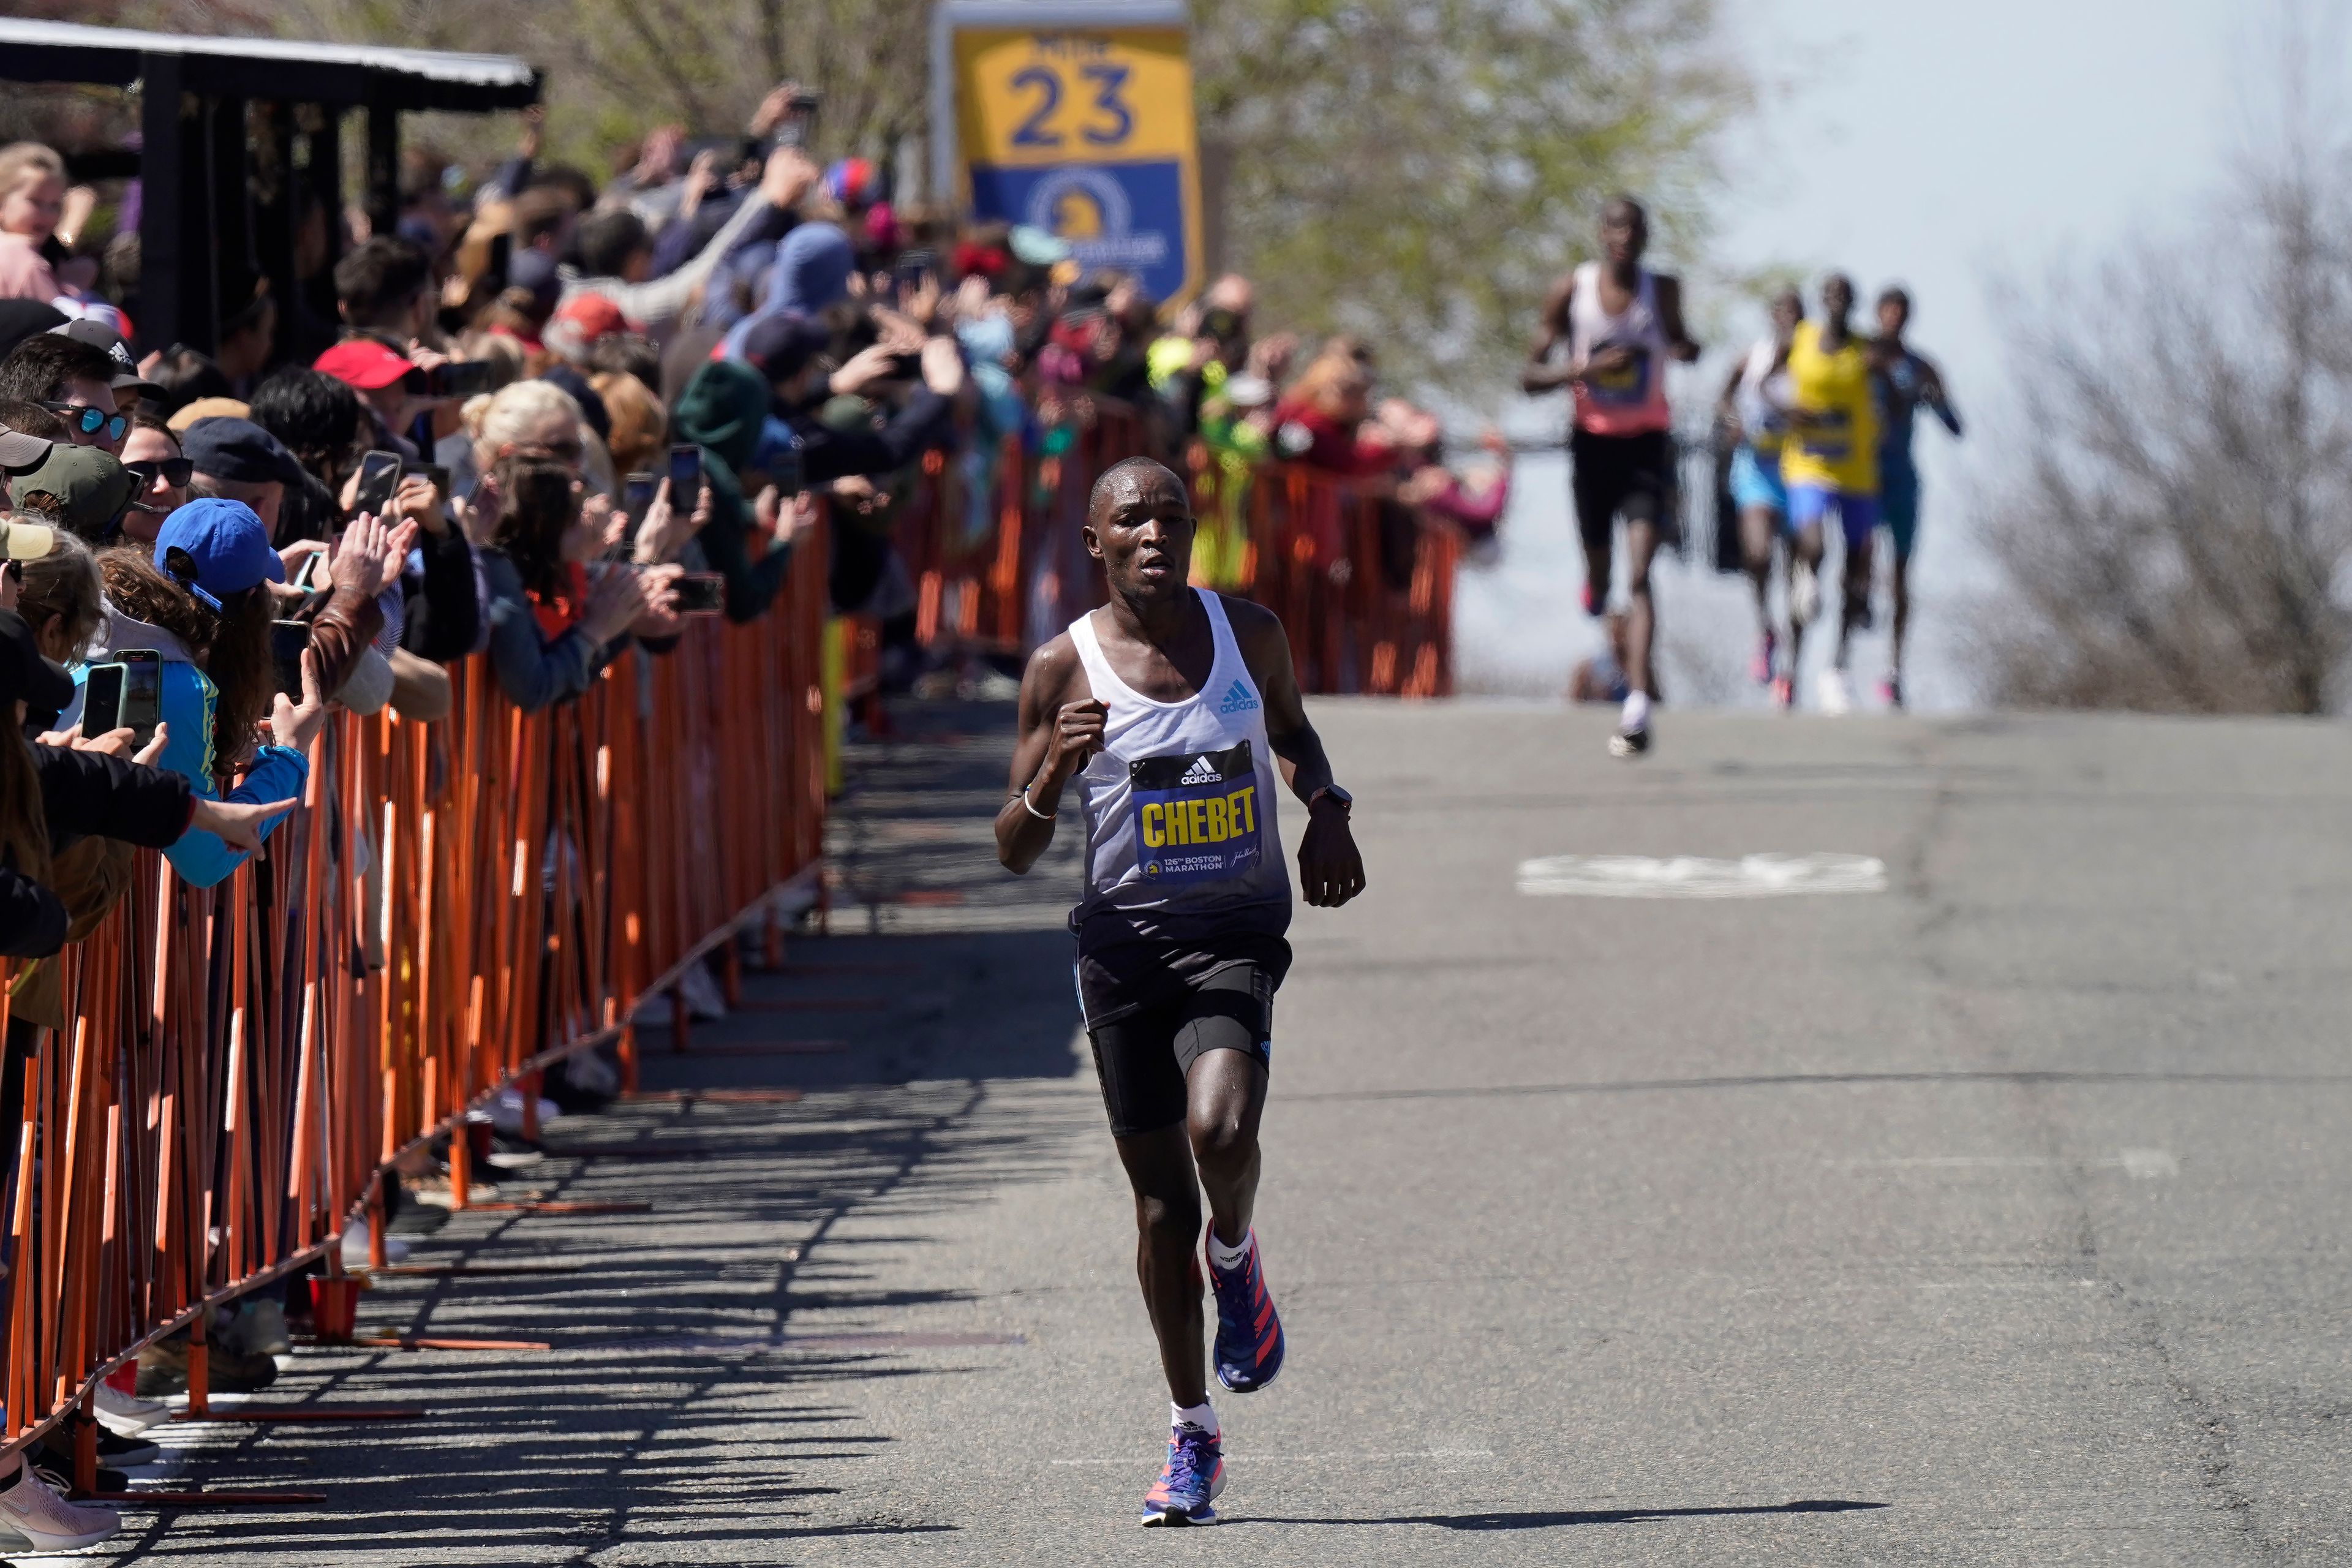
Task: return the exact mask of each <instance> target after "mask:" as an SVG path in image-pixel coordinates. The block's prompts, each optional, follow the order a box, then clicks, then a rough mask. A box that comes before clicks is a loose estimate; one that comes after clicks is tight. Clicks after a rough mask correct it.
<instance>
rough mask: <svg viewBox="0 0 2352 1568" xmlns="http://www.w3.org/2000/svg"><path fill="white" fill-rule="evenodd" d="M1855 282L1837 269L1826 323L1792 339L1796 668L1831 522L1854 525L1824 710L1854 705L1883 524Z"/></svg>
mask: <svg viewBox="0 0 2352 1568" xmlns="http://www.w3.org/2000/svg"><path fill="white" fill-rule="evenodd" d="M1852 314H1853V282H1852V281H1851V280H1850V279H1847V278H1846V276H1845V275H1844V274H1843V273H1839V272H1833V273H1832V274H1830V276H1829V277H1828V278H1826V279H1823V280H1822V319H1821V320H1820V321H1800V322H1799V323H1797V329H1796V331H1794V332H1793V333H1791V334H1790V342H1789V383H1790V389H1791V391H1792V393H1793V397H1792V399H1791V402H1790V410H1789V440H1788V443H1787V445H1786V446H1785V447H1783V448H1782V449H1781V453H1780V478H1781V479H1782V480H1783V481H1785V482H1786V483H1787V485H1788V487H1789V525H1790V528H1792V529H1793V530H1795V531H1796V552H1797V563H1796V565H1795V566H1794V567H1793V568H1792V569H1791V571H1790V581H1789V668H1790V670H1791V671H1792V672H1793V671H1794V670H1795V669H1796V668H1797V655H1798V653H1799V651H1800V647H1801V642H1802V639H1803V637H1804V631H1805V626H1806V625H1807V624H1808V623H1810V622H1811V620H1812V618H1813V616H1814V615H1815V614H1816V613H1818V611H1819V610H1820V608H1821V587H1820V578H1819V574H1820V571H1821V563H1822V519H1823V518H1825V517H1827V516H1828V515H1829V514H1830V513H1831V512H1832V511H1834V512H1836V513H1837V514H1838V521H1839V524H1840V525H1841V526H1842V527H1843V529H1844V531H1845V594H1844V603H1843V606H1842V608H1841V613H1840V616H1839V621H1838V642H1837V659H1836V662H1835V664H1834V665H1833V666H1832V668H1831V669H1830V671H1829V672H1828V673H1827V674H1826V675H1824V676H1823V677H1822V703H1821V705H1822V711H1823V712H1825V713H1843V712H1844V711H1845V710H1847V709H1848V708H1850V707H1852V706H1853V692H1852V690H1851V689H1849V688H1848V686H1847V683H1846V674H1845V666H1846V654H1847V650H1848V647H1849V646H1850V644H1851V642H1852V640H1853V629H1854V627H1855V626H1867V625H1868V624H1869V617H1870V539H1871V533H1872V531H1873V530H1874V529H1876V528H1877V526H1878V430H1877V416H1876V415H1875V414H1874V411H1873V410H1872V407H1871V402H1870V362H1869V359H1868V356H1867V353H1866V352H1865V351H1864V347H1863V344H1862V342H1861V341H1860V340H1859V339H1857V338H1855V337H1854V335H1853V330H1852V329H1851V328H1850V327H1849V326H1848V325H1847V318H1848V317H1850V316H1851V315H1852Z"/></svg>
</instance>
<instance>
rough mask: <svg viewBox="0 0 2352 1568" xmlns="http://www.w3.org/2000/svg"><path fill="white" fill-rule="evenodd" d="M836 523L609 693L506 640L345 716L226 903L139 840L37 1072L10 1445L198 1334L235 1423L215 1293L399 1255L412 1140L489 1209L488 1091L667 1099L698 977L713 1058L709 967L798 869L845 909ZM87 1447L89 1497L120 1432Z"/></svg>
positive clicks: (23, 1191)
mask: <svg viewBox="0 0 2352 1568" xmlns="http://www.w3.org/2000/svg"><path fill="white" fill-rule="evenodd" d="M823 532H824V531H823V529H822V528H821V527H820V528H817V529H813V530H810V531H808V532H807V533H806V534H804V535H803V539H802V541H801V542H800V543H799V545H798V547H797V550H796V558H795V560H794V562H793V568H792V571H791V574H790V576H789V579H788V582H787V585H786V587H785V590H784V594H783V596H782V599H781V600H780V602H779V603H778V604H777V605H775V606H774V607H773V608H772V609H771V611H770V612H769V614H768V615H767V616H764V617H762V618H761V620H759V621H757V622H754V623H752V624H751V625H749V626H725V625H721V624H719V623H717V622H698V623H695V624H694V625H693V626H691V627H690V628H689V629H688V632H687V634H686V636H685V637H684V638H683V639H682V640H681V642H680V643H679V644H678V646H677V647H676V648H675V649H674V650H672V651H670V652H667V653H666V654H662V655H658V656H654V655H647V654H646V653H644V652H642V651H639V652H633V653H631V654H629V655H627V656H625V657H624V658H621V659H619V660H618V661H616V662H615V663H614V665H613V666H612V667H611V668H608V669H606V670H605V671H604V674H603V675H602V677H601V678H600V679H598V680H597V681H596V682H595V684H594V686H593V688H592V689H591V690H590V691H589V692H588V693H586V694H585V695H584V696H583V698H582V699H581V700H579V701H578V702H576V703H571V704H565V705H563V706H561V707H557V708H554V709H551V710H545V711H542V712H538V713H524V712H521V711H520V710H517V709H516V708H514V707H513V706H512V705H511V704H509V703H508V702H507V701H506V700H504V698H503V697H501V696H500V695H499V692H498V690H497V687H496V683H495V682H494V681H493V680H492V679H490V673H489V671H488V668H487V667H486V666H485V665H484V664H483V663H482V661H481V660H480V659H479V658H476V659H473V660H469V661H467V662H466V663H465V664H462V665H459V666H456V667H453V668H451V670H450V675H451V678H452V679H453V680H454V681H455V683H456V685H457V708H456V710H455V713H454V715H453V717H452V719H451V720H450V721H446V722H442V723H436V724H430V725H420V724H414V723H404V722H402V721H399V720H398V719H397V718H395V717H394V716H392V715H391V714H390V713H389V711H387V712H385V713H383V714H379V715H376V716H373V717H370V718H360V717H357V716H354V715H350V714H341V715H338V716H337V717H336V719H335V720H334V721H332V722H331V724H330V725H329V726H328V728H327V730H326V731H324V732H322V733H321V735H320V738H319V739H318V741H317V742H315V743H314V749H313V752H312V757H311V764H312V765H311V770H310V784H309V786H308V792H309V793H308V798H307V801H306V805H307V809H306V810H305V811H302V812H300V813H297V814H295V815H294V816H291V817H289V819H288V820H287V821H286V823H284V824H283V825H282V826H280V827H279V828H278V832H277V833H276V834H275V835H274V836H273V837H271V838H270V840H269V841H268V844H267V845H266V846H265V847H264V848H263V851H262V853H260V854H259V855H257V856H256V857H254V858H252V859H251V860H250V861H249V862H248V863H247V865H246V866H245V867H243V868H240V869H239V870H238V871H237V872H236V874H235V875H233V876H232V877H231V878H230V879H227V880H226V881H225V882H223V883H222V884H221V885H220V886H219V887H217V888H215V889H196V888H192V887H190V886H188V885H187V884H185V883H184V882H181V881H180V880H178V879H176V878H174V877H173V875H172V874H171V872H170V871H169V869H168V868H166V867H165V866H164V865H163V861H162V859H161V858H160V857H158V856H156V855H153V854H152V853H144V854H142V855H141V856H140V857H139V859H138V862H137V870H136V873H135V877H134V879H133V883H132V887H131V891H130V893H129V894H128V896H126V898H125V899H124V900H123V901H122V904H121V907H119V908H118V909H117V910H115V911H114V912H113V913H112V914H111V915H110V916H109V917H108V918H107V919H106V921H104V922H103V923H102V924H100V927H99V928H98V929H97V930H96V931H94V932H93V933H92V934H91V935H90V936H89V938H88V939H87V940H85V941H84V942H80V943H79V944H77V945H75V946H73V947H69V948H68V950H67V951H66V952H65V954H64V955H62V958H61V960H60V962H61V963H63V964H64V970H63V975H62V978H63V985H64V995H65V1002H66V1016H67V1019H68V1023H67V1026H66V1028H65V1030H64V1031H63V1033H62V1035H61V1037H58V1038H55V1039H52V1040H50V1041H48V1042H47V1044H46V1045H45V1047H43V1049H42V1050H41V1051H40V1053H39V1054H38V1056H37V1058H35V1059H34V1060H33V1061H32V1062H31V1063H30V1064H28V1066H27V1068H26V1119H25V1122H24V1125H23V1126H22V1127H21V1128H20V1129H17V1130H15V1131H16V1148H15V1158H14V1160H13V1163H11V1166H10V1169H9V1194H10V1196H9V1202H8V1206H7V1209H6V1211H5V1220H6V1226H7V1230H6V1235H7V1237H8V1243H9V1247H10V1254H9V1271H8V1275H7V1279H6V1285H5V1290H6V1299H5V1310H0V1324H5V1336H6V1337H5V1344H0V1362H5V1426H0V1452H5V1451H13V1450H14V1449H15V1448H17V1447H22V1446H23V1445H24V1444H25V1443H26V1442H27V1441H29V1440H30V1438H31V1437H33V1436H36V1435H37V1434H38V1433H39V1432H40V1431H42V1430H44V1429H45V1428H47V1426H50V1425H52V1424H54V1423H55V1422H57V1421H58V1419H59V1418H61V1417H64V1416H67V1415H69V1414H71V1413H73V1412H75V1411H76V1410H77V1409H78V1408H79V1412H80V1414H81V1415H84V1416H87V1415H88V1409H87V1401H88V1400H89V1394H90V1391H91V1389H92V1387H93V1386H94V1384H95V1383H96V1382H97V1380H99V1379H100V1378H101V1377H103V1376H104V1375H106V1374H107V1373H109V1372H110V1371H111V1370H112V1369H114V1368H115V1367H118V1366H120V1365H121V1364H122V1363H124V1362H125V1361H127V1360H129V1359H130V1358H131V1357H132V1356H133V1355H135V1353H136V1352H138V1350H139V1349H140V1348H141V1347H142V1346H143V1345H145V1344H147V1343H149V1342H152V1341H153V1340H155V1339H157V1338H159V1337H161V1336H163V1335H164V1334H167V1333H171V1332H173V1331H177V1330H179V1329H181V1328H187V1329H188V1330H189V1331H190V1340H191V1352H190V1358H189V1363H190V1364H189V1407H190V1413H191V1414H192V1415H198V1416H201V1415H205V1414H206V1413H207V1411H208V1405H207V1390H206V1380H205V1352H204V1350H203V1345H204V1336H205V1329H206V1321H207V1319H208V1318H209V1316H210V1310H211V1309H212V1308H213V1307H215V1305H218V1304H222V1303H226V1302H227V1301H229V1300H234V1299H235V1298H236V1297H237V1296H239V1295H241V1294H243V1293H245V1292H246V1291H247V1290H249V1289H252V1288H253V1287H254V1286H255V1285H256V1284H257V1283H261V1282H264V1281H266V1280H268V1279H270V1278H271V1277H272V1276H275V1275H278V1274H282V1273H284V1272H286V1271H288V1270H289V1269H293V1268H300V1267H302V1266H304V1265H306V1264H309V1263H311V1262H313V1261H320V1260H323V1263H324V1266H325V1268H327V1270H328V1271H329V1272H330V1273H331V1274H334V1273H339V1272H340V1267H341V1265H340V1261H339V1258H340V1249H339V1247H338V1241H339V1238H340V1237H341V1234H342V1232H343V1230H344V1228H345V1226H347V1225H348V1224H349V1223H351V1221H352V1219H353V1218H355V1217H357V1216H359V1215H367V1216H368V1217H369V1219H370V1222H371V1223H370V1248H371V1253H372V1257H373V1261H374V1262H375V1263H376V1264H378V1265H381V1264H382V1262H383V1223H382V1209H381V1204H380V1201H379V1197H378V1194H379V1187H378V1184H379V1182H380V1181H381V1180H382V1178H383V1172H384V1171H385V1170H386V1169H387V1167H388V1166H389V1165H390V1164H391V1163H392V1162H393V1161H394V1159H395V1158H396V1157H397V1156H399V1155H400V1154H401V1153H402V1152H404V1150H407V1149H410V1148H413V1147H415V1145H417V1144H418V1143H420V1142H425V1141H426V1140H430V1139H433V1138H436V1137H438V1136H441V1135H445V1134H453V1133H454V1134H456V1135H455V1136H451V1137H450V1139H449V1155H448V1157H449V1165H450V1172H449V1174H450V1186H451V1199H452V1202H453V1204H454V1205H458V1206H463V1205H467V1202H468V1193H467V1184H468V1177H469V1168H468V1167H469V1155H470V1147H469V1144H470V1140H469V1138H468V1136H467V1135H466V1134H465V1133H464V1131H463V1123H464V1121H465V1120H466V1117H467V1110H469V1108H474V1107H479V1106H482V1105H484V1104H486V1103H487V1102H488V1100H490V1099H491V1098H492V1097H493V1096H494V1095H495V1094H496V1093H497V1092H498V1091H499V1089H503V1088H506V1087H508V1086H510V1085H519V1086H520V1087H521V1088H522V1089H523V1090H524V1092H523V1095H522V1102H523V1106H524V1108H525V1110H524V1115H525V1119H526V1131H535V1126H534V1123H535V1120H536V1118H535V1111H536V1108H537V1103H538V1095H537V1092H536V1089H537V1084H538V1075H539V1073H540V1072H541V1070H542V1069H543V1068H545V1067H547V1066H548V1065H549V1064H550V1063H551V1062H552V1061H554V1060H555V1059H557V1058H561V1057H562V1056H564V1055H567V1054H568V1053H571V1052H573V1051H577V1050H580V1049H583V1048H584V1047H589V1046H592V1045H596V1044H600V1043H604V1042H614V1041H616V1042H617V1043H618V1048H619V1053H620V1059H621V1066H622V1074H623V1079H624V1087H625V1089H634V1088H635V1067H636V1057H635V1036H634V1031H633V1029H632V1027H631V1025H630V1022H629V1020H630V1016H631V1014H632V1012H633V1010H634V1009H635V1006H636V1005H637V1004H638V1002H639V1001H640V999H642V998H645V997H648V996H653V995H656V994H659V993H661V992H663V991H665V990H667V991H669V992H670V994H671V998H672V1009H673V1018H674V1020H675V1022H676V1026H677V1028H678V1031H679V1032H678V1035H677V1041H676V1043H677V1045H679V1047H681V1048H682V1047H683V1043H684V1036H683V1025H684V1019H685V1011H684V1005H683V1003H682V1001H681V1000H680V999H679V998H678V996H677V989H676V987H677V980H678V976H679V975H680V973H682V971H683V967H684V965H685V964H686V963H688V962H689V961H692V960H695V959H698V958H699V957H701V956H702V955H704V954H705V953H707V952H709V951H710V950H711V949H712V948H713V947H715V946H718V945H719V944H722V943H725V944H727V946H726V952H727V955H728V958H729V967H728V973H729V976H730V985H731V982H732V976H733V965H732V959H733V954H734V948H733V946H732V944H731V942H729V939H730V936H732V935H733V934H734V933H735V932H736V931H738V929H739V928H740V927H743V926H746V925H748V924H750V923H752V922H755V921H762V920H772V915H773V908H774V903H775V900H776V897H777V895H778V894H779V893H780V891H781V890H782V889H786V888H788V887H789V886H791V885H792V884H793V883H794V882H795V881H796V880H801V881H803V882H804V884H805V885H808V886H809V887H810V888H811V889H812V894H813V896H816V897H821V896H822V891H821V889H817V888H815V887H814V879H815V877H816V868H817V860H818V855H819V851H820V849H821V836H822V832H823V826H824V798H825V787H824V786H825V779H824V765H825V746H824V738H823V735H822V732H821V731H822V726H823V725H824V723H825V721H826V714H825V711H824V708H825V703H824V690H823V652H822V638H823V637H824V633H825V623H826V604H825V561H824V556H825V551H824V539H823ZM769 931H770V932H771V934H773V933H774V931H775V928H774V926H773V925H772V924H771V925H770V926H769ZM496 1206H499V1207H514V1206H517V1205H505V1204H502V1205H496ZM525 1206H528V1205H525ZM280 1414H284V1413H283V1412H281V1413H280ZM75 1436H76V1443H75V1447H76V1450H77V1466H76V1468H77V1470H78V1471H79V1476H78V1481H79V1484H80V1485H81V1487H82V1488H83V1489H85V1490H86V1489H88V1487H89V1482H90V1480H91V1479H92V1478H93V1476H94V1474H95V1447H94V1441H95V1438H94V1428H93V1427H92V1426H91V1424H90V1423H89V1421H88V1420H86V1419H85V1420H80V1421H78V1422H76V1423H75Z"/></svg>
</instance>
